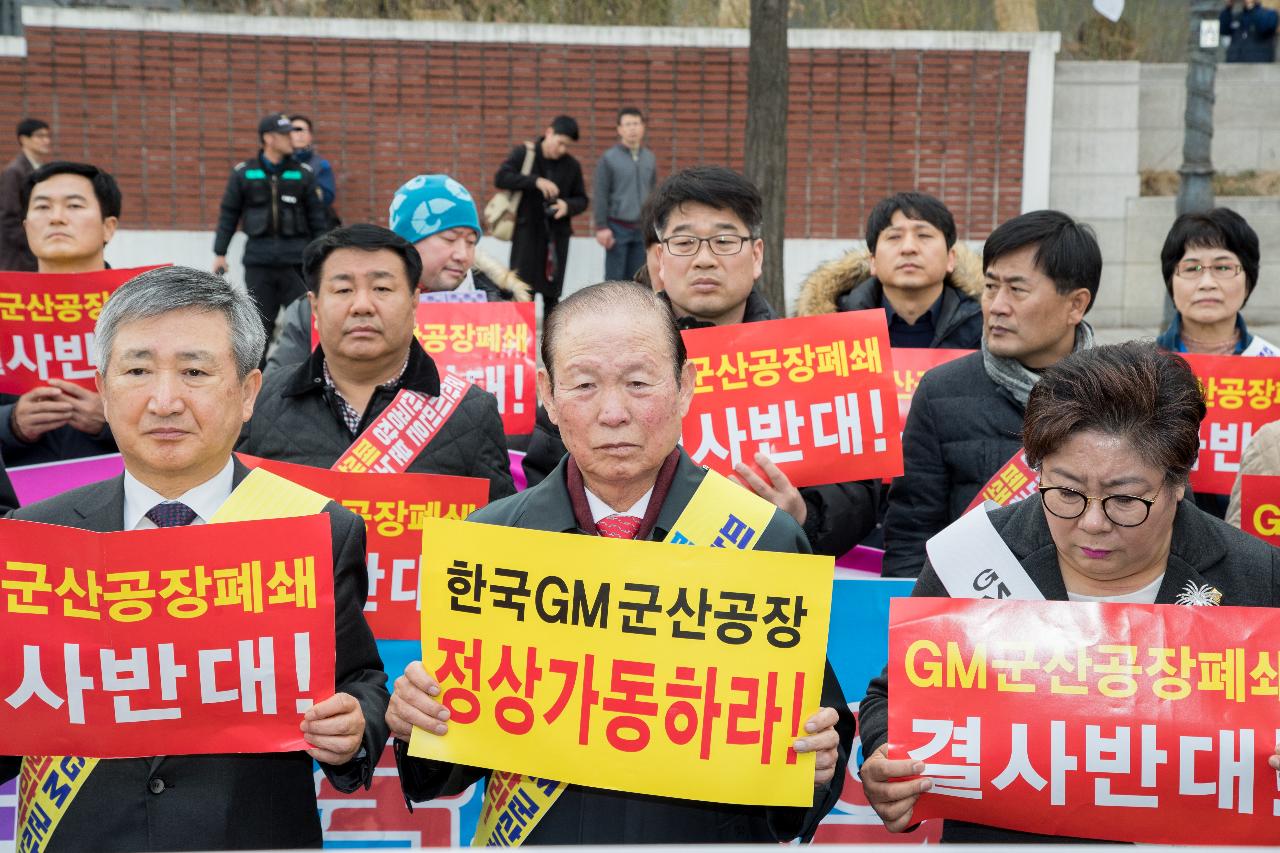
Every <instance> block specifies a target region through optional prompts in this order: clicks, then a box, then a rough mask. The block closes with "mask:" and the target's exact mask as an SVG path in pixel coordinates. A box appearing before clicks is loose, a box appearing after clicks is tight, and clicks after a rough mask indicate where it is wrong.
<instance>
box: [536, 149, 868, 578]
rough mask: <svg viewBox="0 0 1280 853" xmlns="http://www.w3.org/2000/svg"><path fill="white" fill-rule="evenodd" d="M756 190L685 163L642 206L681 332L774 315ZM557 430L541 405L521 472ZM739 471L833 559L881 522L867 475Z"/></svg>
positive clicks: (558, 453) (549, 457) (553, 444)
mask: <svg viewBox="0 0 1280 853" xmlns="http://www.w3.org/2000/svg"><path fill="white" fill-rule="evenodd" d="M762 218H763V214H762V201H761V198H760V192H759V190H757V189H756V187H755V185H754V184H752V183H751V182H750V181H749V180H747V179H746V178H745V177H743V176H742V175H740V174H738V173H737V172H735V171H733V170H732V169H726V168H724V167H721V166H699V167H696V168H692V169H685V170H684V171H681V172H677V173H675V174H674V175H672V176H671V177H669V178H667V179H666V180H665V181H663V182H662V184H661V185H660V186H659V187H658V189H657V190H656V191H654V193H653V195H651V196H650V197H649V200H648V201H647V202H646V204H645V209H644V214H643V222H642V225H641V227H642V228H643V229H644V233H645V238H646V242H648V247H647V250H646V256H645V259H646V266H647V270H648V274H649V281H650V283H651V284H652V286H653V289H654V290H656V291H658V292H659V293H662V294H664V295H665V296H666V297H667V299H668V300H669V301H670V302H671V307H672V308H673V309H674V310H675V314H676V318H677V322H678V324H679V326H680V328H681V329H696V328H701V327H705V326H728V325H732V324H735V323H755V322H758V321H762V320H772V319H774V318H775V317H776V316H777V315H775V314H774V312H773V308H772V306H770V305H769V303H768V301H767V300H766V299H765V298H764V296H763V295H762V294H761V293H760V292H759V291H757V290H756V289H755V282H756V279H758V278H759V277H760V273H761V270H762V263H763V261H764V240H762V239H761V235H760V225H761V222H762ZM564 453H565V448H564V444H563V443H562V442H561V441H560V436H559V433H558V432H557V431H556V428H555V426H554V425H553V424H551V422H550V420H549V419H548V418H547V417H546V413H545V412H544V411H543V410H542V409H541V408H539V410H538V422H537V427H536V429H535V430H534V433H533V437H532V438H531V439H530V442H529V452H528V455H527V456H526V457H525V463H524V470H525V475H526V477H528V480H529V485H531V486H532V485H534V484H535V483H538V482H540V481H541V480H542V479H543V478H544V477H546V476H547V474H548V473H549V472H550V471H551V470H552V469H554V468H555V466H556V465H557V464H558V463H559V461H560V459H561V457H563V456H564ZM753 461H754V462H755V464H756V466H758V468H759V470H760V471H761V472H763V473H764V474H765V477H767V479H765V478H762V477H760V476H759V474H757V473H756V472H755V471H754V470H752V469H751V468H748V467H747V466H746V465H739V466H738V469H737V471H738V476H739V477H740V478H741V479H742V481H743V482H744V483H745V484H747V485H748V486H749V487H750V488H751V489H753V490H754V491H755V492H756V493H757V494H759V495H760V496H761V497H763V498H765V499H766V500H768V501H770V502H772V503H773V504H774V505H775V506H777V507H778V508H780V509H782V510H784V511H786V512H788V513H790V514H791V515H792V516H793V517H794V518H795V519H796V521H798V522H799V523H800V524H801V526H803V527H804V532H805V535H806V536H807V537H808V538H809V543H810V544H811V545H812V546H813V550H814V551H815V552H817V553H819V554H831V555H833V556H837V555H840V554H843V553H845V552H846V551H848V550H849V549H850V548H852V547H853V546H854V545H855V544H857V543H858V542H859V541H860V540H861V539H862V538H863V537H864V536H866V534H867V533H868V532H870V530H871V528H872V527H874V526H875V502H876V494H877V491H878V489H876V488H875V487H874V484H873V483H871V482H869V481H858V482H848V483H835V484H832V485H827V486H810V487H807V488H804V489H797V488H796V487H795V486H793V485H792V484H791V482H790V480H788V479H787V476H786V475H785V474H783V473H782V471H781V470H779V469H778V467H777V466H776V465H774V464H773V462H772V461H770V460H769V459H768V457H766V456H764V455H763V454H757V456H756V458H755V460H753Z"/></svg>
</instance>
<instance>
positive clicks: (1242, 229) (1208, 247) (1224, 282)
mask: <svg viewBox="0 0 1280 853" xmlns="http://www.w3.org/2000/svg"><path fill="white" fill-rule="evenodd" d="M1258 264H1259V253H1258V234H1257V232H1255V231H1254V230H1253V228H1251V227H1250V226H1249V223H1248V222H1246V221H1245V219H1244V217H1243V216H1241V215H1240V214H1238V213H1236V212H1235V211H1234V210H1231V209H1230V208H1227V207H1215V208H1214V209H1213V210H1208V211H1204V212H1202V213H1184V214H1182V215H1181V216H1179V217H1178V218H1177V219H1175V220H1174V221H1173V227H1172V228H1170V229H1169V235H1168V236H1167V237H1165V240H1164V248H1163V249H1161V250H1160V268H1161V270H1162V271H1163V273H1164V286H1165V287H1166V288H1167V289H1168V290H1169V297H1170V298H1171V299H1173V305H1174V307H1175V308H1177V309H1178V313H1177V314H1176V315H1175V316H1174V318H1173V323H1172V324H1171V325H1170V326H1169V328H1168V329H1165V331H1164V332H1163V333H1162V334H1161V335H1160V337H1158V338H1156V343H1157V344H1159V345H1160V346H1161V347H1163V348H1164V349H1167V350H1169V351H1171V352H1193V353H1205V354H1209V355H1269V356H1274V355H1280V347H1277V346H1276V345H1274V344H1272V343H1269V342H1267V341H1265V340H1263V339H1262V338H1260V337H1258V336H1257V335H1254V334H1252V333H1250V331H1249V327H1248V326H1246V325H1245V322H1244V317H1243V316H1241V314H1240V310H1241V309H1242V308H1244V304H1245V303H1246V302H1248V301H1249V296H1250V294H1252V293H1253V289H1254V287H1256V286H1257V284H1258Z"/></svg>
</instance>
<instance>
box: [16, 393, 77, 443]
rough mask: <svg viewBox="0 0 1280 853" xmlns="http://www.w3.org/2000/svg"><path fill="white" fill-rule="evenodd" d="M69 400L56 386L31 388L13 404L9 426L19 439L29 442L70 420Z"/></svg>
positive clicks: (70, 408) (70, 407)
mask: <svg viewBox="0 0 1280 853" xmlns="http://www.w3.org/2000/svg"><path fill="white" fill-rule="evenodd" d="M71 410H72V406H71V401H70V400H68V399H67V397H66V395H65V394H63V393H62V392H61V391H59V390H58V389H57V388H52V387H48V386H44V387H41V388H32V389H31V390H30V391H27V392H25V393H23V394H22V396H20V397H19V398H18V401H17V402H16V403H14V406H13V417H12V420H11V422H10V426H11V427H12V428H13V433H14V435H16V436H17V437H18V440H19V441H25V442H27V443H31V442H34V441H36V440H37V439H38V438H40V436H42V435H44V434H45V433H46V432H49V431H50V430H55V429H57V428H58V427H60V426H64V425H65V424H67V423H69V422H70V421H71V414H72V411H71Z"/></svg>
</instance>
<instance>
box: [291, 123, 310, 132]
mask: <svg viewBox="0 0 1280 853" xmlns="http://www.w3.org/2000/svg"><path fill="white" fill-rule="evenodd" d="M306 130H307V128H306V125H303V126H302V127H298V126H297V125H294V126H293V127H292V128H291V129H290V131H289V132H290V133H305V132H306Z"/></svg>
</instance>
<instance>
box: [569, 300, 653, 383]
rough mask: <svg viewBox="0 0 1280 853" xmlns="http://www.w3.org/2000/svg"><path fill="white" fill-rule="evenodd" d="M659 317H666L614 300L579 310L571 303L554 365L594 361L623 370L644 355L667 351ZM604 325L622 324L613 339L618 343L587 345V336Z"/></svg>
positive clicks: (599, 365)
mask: <svg viewBox="0 0 1280 853" xmlns="http://www.w3.org/2000/svg"><path fill="white" fill-rule="evenodd" d="M556 310H557V311H559V310H563V309H561V308H557V309H556ZM660 321H665V318H661V317H659V316H658V315H657V312H655V311H636V310H635V307H634V306H632V305H630V304H622V303H618V304H612V305H609V306H606V307H602V308H597V309H595V310H592V309H590V308H587V307H585V306H584V308H582V309H579V310H573V308H572V307H571V308H570V310H569V312H568V316H566V317H564V319H563V320H561V323H562V325H561V326H560V328H559V329H558V330H557V332H556V335H555V338H554V346H553V347H552V352H551V358H552V360H553V362H554V364H553V365H552V368H553V369H554V370H555V371H556V372H559V371H562V370H566V369H569V368H570V367H573V366H585V365H591V366H592V368H593V369H598V370H605V369H608V370H623V369H626V368H627V366H630V365H632V362H638V361H639V360H640V359H641V358H643V359H644V360H646V363H647V362H648V360H651V359H652V357H653V355H654V353H655V352H656V353H664V354H665V352H666V350H665V348H664V343H665V341H666V331H665V330H664V329H663V328H662V326H661V325H660ZM602 327H607V328H610V329H617V328H619V327H622V329H623V334H622V335H621V336H620V338H621V339H614V340H613V343H616V344H617V346H590V345H585V343H584V342H585V340H587V336H588V335H589V334H590V333H591V332H593V331H595V330H597V329H600V328H602ZM636 344H639V345H641V348H642V352H643V356H640V355H639V352H638V351H637V349H636Z"/></svg>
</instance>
